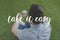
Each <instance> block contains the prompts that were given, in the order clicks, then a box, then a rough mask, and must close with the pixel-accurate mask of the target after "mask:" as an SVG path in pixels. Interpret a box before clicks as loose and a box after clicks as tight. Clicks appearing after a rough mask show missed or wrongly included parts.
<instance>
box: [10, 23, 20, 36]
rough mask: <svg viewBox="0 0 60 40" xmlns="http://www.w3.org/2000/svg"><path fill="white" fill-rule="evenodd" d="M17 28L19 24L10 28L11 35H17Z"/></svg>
mask: <svg viewBox="0 0 60 40" xmlns="http://www.w3.org/2000/svg"><path fill="white" fill-rule="evenodd" d="M18 26H19V23H18V22H15V23H14V24H13V26H12V29H11V30H12V33H13V34H14V35H15V36H17V33H18Z"/></svg>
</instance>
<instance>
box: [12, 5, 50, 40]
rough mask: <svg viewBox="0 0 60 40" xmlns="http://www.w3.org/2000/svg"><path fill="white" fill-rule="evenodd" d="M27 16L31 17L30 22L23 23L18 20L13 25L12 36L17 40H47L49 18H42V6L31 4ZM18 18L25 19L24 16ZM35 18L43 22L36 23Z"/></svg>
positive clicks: (48, 35)
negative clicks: (40, 18)
mask: <svg viewBox="0 0 60 40" xmlns="http://www.w3.org/2000/svg"><path fill="white" fill-rule="evenodd" d="M29 16H31V19H30V22H26V23H23V22H22V21H21V22H20V21H19V19H18V21H16V22H15V23H14V24H13V26H12V32H13V34H14V35H15V36H16V37H18V39H19V40H49V38H50V33H51V26H50V18H47V17H45V16H44V12H43V8H42V6H40V5H37V4H32V5H31V8H30V10H29ZM19 17H26V15H25V14H20V16H19ZM36 17H38V18H39V17H42V19H43V20H44V21H43V20H42V21H36V19H37V18H36ZM46 18H47V19H46ZM37 20H38V19H37Z"/></svg>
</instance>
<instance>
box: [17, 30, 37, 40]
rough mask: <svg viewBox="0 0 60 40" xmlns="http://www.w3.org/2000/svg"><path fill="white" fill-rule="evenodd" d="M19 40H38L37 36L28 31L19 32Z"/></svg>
mask: <svg viewBox="0 0 60 40" xmlns="http://www.w3.org/2000/svg"><path fill="white" fill-rule="evenodd" d="M17 35H18V38H19V40H37V38H36V35H35V34H34V33H33V32H31V31H30V30H28V29H24V30H19V31H18V34H17Z"/></svg>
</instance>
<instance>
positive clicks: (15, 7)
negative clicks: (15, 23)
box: [0, 0, 60, 40]
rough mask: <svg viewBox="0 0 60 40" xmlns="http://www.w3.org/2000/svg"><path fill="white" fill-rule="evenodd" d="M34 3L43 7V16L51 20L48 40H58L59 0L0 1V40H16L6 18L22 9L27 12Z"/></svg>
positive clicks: (59, 23)
mask: <svg viewBox="0 0 60 40" xmlns="http://www.w3.org/2000/svg"><path fill="white" fill-rule="evenodd" d="M34 3H35V4H41V5H43V7H44V12H45V15H46V16H49V17H50V18H51V19H52V21H51V27H52V33H51V38H50V40H60V0H0V40H17V38H16V37H15V36H14V35H13V34H12V33H11V27H12V23H10V24H9V23H8V22H7V19H8V16H10V15H11V16H12V17H13V16H16V14H17V13H18V12H21V11H22V10H23V9H26V10H27V11H28V10H29V8H30V6H31V4H34Z"/></svg>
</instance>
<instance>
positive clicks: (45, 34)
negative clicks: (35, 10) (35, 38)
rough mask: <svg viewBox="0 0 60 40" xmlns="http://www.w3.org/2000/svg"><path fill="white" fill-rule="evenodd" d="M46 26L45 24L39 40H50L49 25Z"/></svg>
mask: <svg viewBox="0 0 60 40" xmlns="http://www.w3.org/2000/svg"><path fill="white" fill-rule="evenodd" d="M46 25H47V23H45V24H44V26H45V27H44V28H43V32H42V34H41V35H40V38H41V40H49V38H50V34H51V25H50V24H49V25H48V26H47V27H46Z"/></svg>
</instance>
